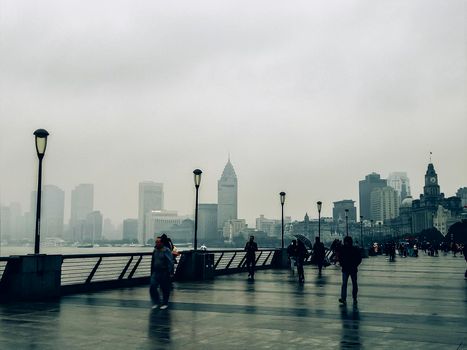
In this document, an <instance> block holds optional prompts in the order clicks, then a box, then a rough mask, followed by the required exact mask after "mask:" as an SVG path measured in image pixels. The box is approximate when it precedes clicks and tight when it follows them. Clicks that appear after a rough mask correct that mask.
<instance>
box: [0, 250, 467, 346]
mask: <svg viewBox="0 0 467 350" xmlns="http://www.w3.org/2000/svg"><path fill="white" fill-rule="evenodd" d="M464 270H465V263H464V261H463V259H461V258H453V257H452V256H441V257H436V258H434V257H426V256H421V257H420V258H418V259H415V258H406V259H399V260H397V261H396V262H395V263H389V262H388V261H387V260H386V258H385V257H375V258H370V259H366V260H364V262H363V265H362V267H361V271H360V273H359V283H360V295H359V303H358V305H353V304H352V302H349V303H348V304H347V305H346V306H340V305H339V304H338V302H337V300H338V298H339V293H340V281H341V276H340V271H339V269H338V267H335V266H330V267H328V268H326V269H325V270H323V274H322V276H318V273H317V270H316V269H315V268H313V267H310V266H307V267H306V268H305V273H306V276H305V278H306V280H305V284H303V285H299V284H298V283H297V277H296V276H292V275H291V274H290V271H288V270H280V271H279V270H269V271H261V272H258V273H257V274H256V280H255V281H254V282H249V281H247V278H246V277H247V276H246V274H242V275H240V274H236V275H230V276H222V277H217V278H216V280H215V281H214V282H210V283H201V282H200V283H176V284H175V288H174V290H173V295H172V298H171V303H170V307H169V309H168V310H158V309H156V310H152V309H151V304H150V302H149V295H148V289H147V287H137V288H129V289H121V290H112V291H104V292H99V293H93V294H80V295H74V296H68V297H64V298H62V299H61V301H57V302H44V303H34V304H32V303H16V304H9V305H0V348H1V349H23V348H27V349H67V350H69V349H92V348H95V349H112V350H115V349H193V348H199V349H242V348H243V349H251V348H254V349H261V348H273V349H276V348H277V349H279V348H281V349H295V348H296V349H298V348H300V349H303V348H313V347H317V348H320V349H339V348H340V349H358V348H368V349H373V348H374V349H376V348H378V349H381V348H388V349H389V348H391V349H393V348H399V349H401V348H402V349H417V348H423V349H463V348H464V346H465V345H464V344H467V327H466V326H465V325H466V324H467V281H465V280H464V277H463V273H464ZM349 283H350V282H349ZM350 290H351V288H349V291H350Z"/></svg>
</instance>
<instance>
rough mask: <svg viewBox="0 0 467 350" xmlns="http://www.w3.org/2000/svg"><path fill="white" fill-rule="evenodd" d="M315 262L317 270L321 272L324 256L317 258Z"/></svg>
mask: <svg viewBox="0 0 467 350" xmlns="http://www.w3.org/2000/svg"><path fill="white" fill-rule="evenodd" d="M316 264H317V265H318V270H319V273H321V270H322V269H323V266H324V258H321V257H320V258H318V259H317V261H316Z"/></svg>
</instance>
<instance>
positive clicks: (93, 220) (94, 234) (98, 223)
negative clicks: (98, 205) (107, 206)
mask: <svg viewBox="0 0 467 350" xmlns="http://www.w3.org/2000/svg"><path fill="white" fill-rule="evenodd" d="M102 223H103V217H102V214H101V212H100V211H98V210H96V211H92V212H90V213H89V214H88V215H87V216H86V228H85V233H84V236H83V237H82V239H81V240H82V241H83V242H89V243H91V242H92V243H94V242H95V241H99V240H101V239H102Z"/></svg>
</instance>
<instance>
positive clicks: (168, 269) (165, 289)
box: [149, 237, 174, 310]
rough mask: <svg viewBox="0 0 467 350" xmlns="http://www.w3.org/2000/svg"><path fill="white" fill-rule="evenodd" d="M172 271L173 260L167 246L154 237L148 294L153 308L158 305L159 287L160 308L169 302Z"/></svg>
mask: <svg viewBox="0 0 467 350" xmlns="http://www.w3.org/2000/svg"><path fill="white" fill-rule="evenodd" d="M173 273H174V262H173V258H172V253H171V251H170V249H169V248H167V247H166V246H164V243H163V242H162V239H161V237H157V238H156V246H155V247H154V252H153V253H152V261H151V286H150V287H149V294H150V295H151V300H152V303H153V307H152V308H153V309H155V308H157V306H158V305H159V303H160V302H161V301H160V298H159V292H158V291H157V289H158V287H160V289H161V291H162V304H161V307H160V308H161V310H165V309H167V307H168V304H169V296H170V278H171V277H172V276H173Z"/></svg>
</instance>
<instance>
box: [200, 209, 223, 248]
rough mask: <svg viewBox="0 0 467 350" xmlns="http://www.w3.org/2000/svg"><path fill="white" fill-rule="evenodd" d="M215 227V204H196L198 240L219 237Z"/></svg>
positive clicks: (211, 239) (213, 239)
mask: <svg viewBox="0 0 467 350" xmlns="http://www.w3.org/2000/svg"><path fill="white" fill-rule="evenodd" d="M221 238H222V237H221V235H220V234H219V231H218V229H217V204H206V203H203V204H199V206H198V240H199V241H200V242H201V243H202V242H203V241H215V240H219V239H221Z"/></svg>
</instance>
